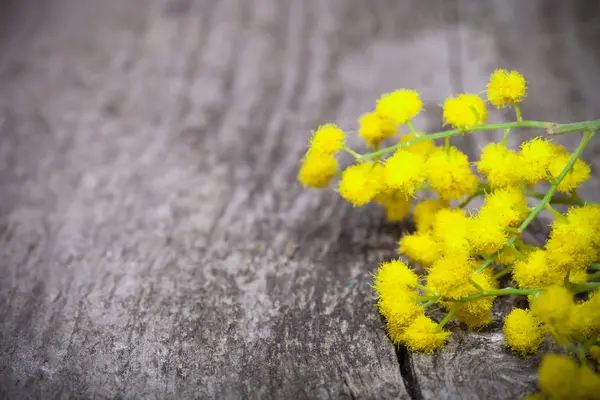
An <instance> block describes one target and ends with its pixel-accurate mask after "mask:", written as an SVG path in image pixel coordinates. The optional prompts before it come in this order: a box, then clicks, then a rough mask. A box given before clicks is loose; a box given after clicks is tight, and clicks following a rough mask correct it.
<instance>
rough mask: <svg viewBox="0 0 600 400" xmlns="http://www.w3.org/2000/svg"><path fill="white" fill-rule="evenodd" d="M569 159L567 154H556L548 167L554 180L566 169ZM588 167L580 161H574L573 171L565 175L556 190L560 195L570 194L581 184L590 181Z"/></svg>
mask: <svg viewBox="0 0 600 400" xmlns="http://www.w3.org/2000/svg"><path fill="white" fill-rule="evenodd" d="M570 157H571V155H570V154H568V153H562V154H557V155H556V156H555V157H554V158H553V159H552V161H551V162H550V165H549V166H548V171H549V172H550V174H551V175H552V176H553V177H554V178H558V176H559V175H560V174H561V172H562V171H563V169H564V168H565V167H566V165H567V163H568V162H569V158H570ZM590 173H591V169H590V166H589V165H587V164H586V163H585V162H583V161H581V160H579V159H578V160H577V161H575V164H574V165H573V169H571V171H569V172H568V173H567V175H566V176H565V178H564V179H563V180H562V181H561V182H560V183H559V185H558V188H557V190H558V191H559V192H562V193H570V192H571V191H573V190H575V189H577V188H578V187H579V186H580V185H581V184H582V183H583V182H585V181H587V180H588V179H590Z"/></svg>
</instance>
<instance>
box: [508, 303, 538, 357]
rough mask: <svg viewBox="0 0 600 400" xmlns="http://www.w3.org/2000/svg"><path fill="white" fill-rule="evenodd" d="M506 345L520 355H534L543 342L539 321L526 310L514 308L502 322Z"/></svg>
mask: <svg viewBox="0 0 600 400" xmlns="http://www.w3.org/2000/svg"><path fill="white" fill-rule="evenodd" d="M503 330H504V337H505V339H506V345H507V346H508V347H510V348H511V349H512V350H513V351H514V352H516V353H519V354H521V355H523V356H524V355H526V354H531V353H535V352H536V351H537V349H538V348H539V347H540V344H542V341H543V340H544V333H543V331H542V327H541V323H540V321H539V320H538V319H537V318H536V317H534V316H533V315H532V314H531V313H530V312H529V311H528V310H522V309H519V308H514V309H513V310H512V311H511V312H510V314H508V316H507V317H506V319H505V320H504V328H503Z"/></svg>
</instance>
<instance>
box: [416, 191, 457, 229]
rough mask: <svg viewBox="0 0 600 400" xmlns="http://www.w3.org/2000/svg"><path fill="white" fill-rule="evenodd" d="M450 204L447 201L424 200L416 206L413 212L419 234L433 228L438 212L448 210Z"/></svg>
mask: <svg viewBox="0 0 600 400" xmlns="http://www.w3.org/2000/svg"><path fill="white" fill-rule="evenodd" d="M448 206H449V204H448V202H447V201H444V200H439V199H428V200H423V201H421V202H420V203H419V204H417V205H416V206H415V209H414V210H413V217H414V220H415V225H416V226H417V232H427V231H429V230H430V229H431V227H432V226H433V222H434V221H435V216H436V214H437V213H438V211H440V210H442V209H444V208H448Z"/></svg>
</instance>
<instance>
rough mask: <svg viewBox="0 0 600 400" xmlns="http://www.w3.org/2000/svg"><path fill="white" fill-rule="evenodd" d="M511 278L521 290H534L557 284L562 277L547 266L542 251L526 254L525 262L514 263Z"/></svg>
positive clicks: (545, 256) (545, 257)
mask: <svg viewBox="0 0 600 400" xmlns="http://www.w3.org/2000/svg"><path fill="white" fill-rule="evenodd" d="M512 277H513V279H514V280H515V282H516V283H517V285H518V286H519V287H520V288H521V289H536V288H543V287H546V286H550V285H553V284H559V283H560V282H562V281H563V279H564V275H563V274H561V273H560V272H558V271H556V270H555V269H551V268H550V266H549V264H548V259H547V253H546V251H544V250H534V251H532V252H531V253H529V254H528V256H527V260H520V261H517V262H516V263H515V265H514V266H513V270H512Z"/></svg>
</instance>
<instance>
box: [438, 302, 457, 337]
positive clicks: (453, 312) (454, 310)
mask: <svg viewBox="0 0 600 400" xmlns="http://www.w3.org/2000/svg"><path fill="white" fill-rule="evenodd" d="M457 309H458V304H455V305H454V306H453V307H452V308H451V309H450V311H448V314H446V316H445V317H444V319H442V320H441V321H440V323H439V324H437V330H438V331H441V330H442V329H443V328H444V325H446V324H447V323H448V321H450V319H452V317H453V316H454V314H456V310H457Z"/></svg>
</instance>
